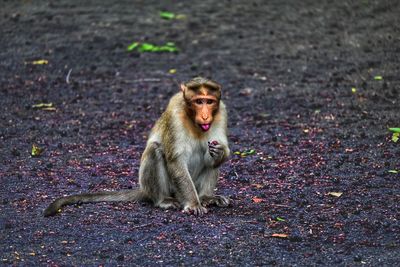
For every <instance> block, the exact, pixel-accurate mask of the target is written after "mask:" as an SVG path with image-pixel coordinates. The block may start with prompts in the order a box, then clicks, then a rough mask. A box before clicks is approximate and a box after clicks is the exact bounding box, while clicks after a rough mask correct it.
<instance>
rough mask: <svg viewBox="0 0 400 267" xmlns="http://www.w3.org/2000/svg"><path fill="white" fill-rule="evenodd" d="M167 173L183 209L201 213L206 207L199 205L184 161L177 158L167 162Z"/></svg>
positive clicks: (188, 211)
mask: <svg viewBox="0 0 400 267" xmlns="http://www.w3.org/2000/svg"><path fill="white" fill-rule="evenodd" d="M167 168H168V173H169V175H170V176H171V179H172V180H173V183H174V184H175V186H176V189H177V198H178V200H179V201H180V202H182V203H183V206H184V207H183V211H184V212H186V213H194V214H195V215H202V214H203V213H207V209H206V208H204V207H203V206H202V205H201V202H200V199H199V196H198V194H197V191H196V187H195V185H194V183H193V180H192V178H191V177H190V174H189V171H188V169H187V166H186V165H185V164H184V161H181V160H179V159H176V160H173V161H170V162H168V163H167Z"/></svg>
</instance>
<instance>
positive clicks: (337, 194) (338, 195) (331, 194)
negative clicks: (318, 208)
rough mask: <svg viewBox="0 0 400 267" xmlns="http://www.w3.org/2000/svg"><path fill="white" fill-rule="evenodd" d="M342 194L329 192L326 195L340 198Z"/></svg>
mask: <svg viewBox="0 0 400 267" xmlns="http://www.w3.org/2000/svg"><path fill="white" fill-rule="evenodd" d="M342 194H343V193H342V192H329V193H328V195H330V196H333V197H340V196H341V195H342Z"/></svg>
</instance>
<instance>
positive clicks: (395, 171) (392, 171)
mask: <svg viewBox="0 0 400 267" xmlns="http://www.w3.org/2000/svg"><path fill="white" fill-rule="evenodd" d="M388 173H394V174H397V173H399V171H397V170H388Z"/></svg>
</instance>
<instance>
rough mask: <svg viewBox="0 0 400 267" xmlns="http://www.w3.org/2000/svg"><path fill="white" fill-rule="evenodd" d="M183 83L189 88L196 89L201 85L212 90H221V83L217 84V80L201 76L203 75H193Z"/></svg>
mask: <svg viewBox="0 0 400 267" xmlns="http://www.w3.org/2000/svg"><path fill="white" fill-rule="evenodd" d="M184 85H185V86H186V87H187V88H188V89H191V90H194V91H196V90H197V89H198V88H201V87H206V88H208V89H210V90H212V91H220V90H221V85H219V84H218V83H217V82H214V81H213V80H210V79H207V78H203V77H195V78H193V79H191V80H190V81H188V82H186V83H184Z"/></svg>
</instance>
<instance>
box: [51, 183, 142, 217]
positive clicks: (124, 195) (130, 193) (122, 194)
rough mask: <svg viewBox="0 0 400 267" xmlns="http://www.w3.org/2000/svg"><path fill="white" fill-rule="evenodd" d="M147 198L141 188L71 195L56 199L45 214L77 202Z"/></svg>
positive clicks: (52, 213)
mask: <svg viewBox="0 0 400 267" xmlns="http://www.w3.org/2000/svg"><path fill="white" fill-rule="evenodd" d="M145 199H146V196H145V194H144V193H143V192H142V191H141V190H140V189H133V190H124V191H115V192H97V193H85V194H79V195H71V196H67V197H60V198H57V199H56V200H54V201H53V202H52V203H51V204H50V205H49V206H48V207H47V209H45V210H44V216H45V217H48V216H54V215H56V214H57V213H58V212H59V210H60V209H61V207H63V206H66V205H72V204H77V203H93V202H107V201H108V202H118V201H142V200H145Z"/></svg>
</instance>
